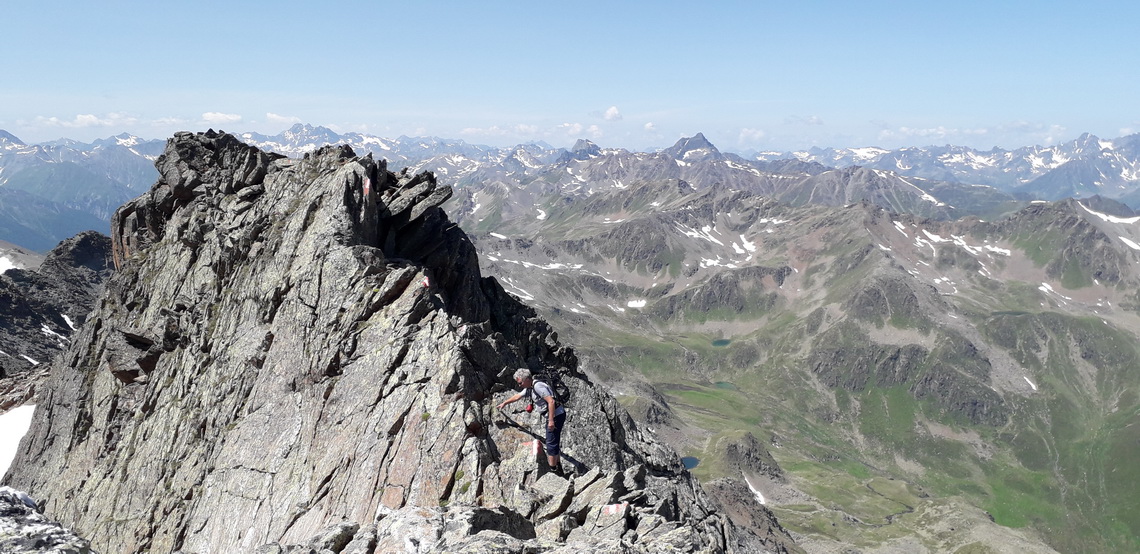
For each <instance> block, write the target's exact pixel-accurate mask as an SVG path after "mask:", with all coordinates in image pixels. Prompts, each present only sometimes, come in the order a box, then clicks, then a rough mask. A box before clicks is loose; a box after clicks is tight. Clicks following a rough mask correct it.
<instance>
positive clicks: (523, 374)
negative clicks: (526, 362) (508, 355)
mask: <svg viewBox="0 0 1140 554" xmlns="http://www.w3.org/2000/svg"><path fill="white" fill-rule="evenodd" d="M515 379H530V370H529V369H527V368H525V367H520V368H518V369H516V370H515Z"/></svg>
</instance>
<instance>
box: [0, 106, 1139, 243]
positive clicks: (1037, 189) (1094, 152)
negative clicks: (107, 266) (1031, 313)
mask: <svg viewBox="0 0 1140 554" xmlns="http://www.w3.org/2000/svg"><path fill="white" fill-rule="evenodd" d="M237 136H238V137H239V138H241V139H242V140H243V141H245V142H246V143H248V144H251V145H253V146H257V147H259V148H262V149H264V150H268V151H272V152H277V153H280V154H284V155H286V156H290V157H300V156H303V155H305V154H306V153H309V152H313V151H315V150H316V149H317V148H319V147H320V146H323V145H326V144H347V145H349V146H351V147H352V148H353V150H355V151H356V152H357V153H359V154H362V155H363V154H366V153H371V154H372V155H373V157H375V158H376V159H384V160H387V162H388V166H389V167H390V168H391V169H394V170H400V169H407V170H409V171H413V172H418V171H424V170H427V171H431V172H433V173H434V174H435V175H436V176H437V178H438V179H439V180H440V182H441V183H444V184H447V185H450V186H453V187H455V188H456V189H457V190H460V191H461V190H462V189H464V188H465V187H471V188H473V189H480V190H482V189H485V187H494V186H501V187H505V188H506V189H510V190H514V191H516V192H514V193H512V194H515V195H520V194H521V195H524V196H531V197H534V196H536V195H539V196H541V195H543V194H547V193H557V194H560V195H576V194H586V195H589V194H593V193H596V192H599V191H603V190H610V189H614V188H617V189H620V188H622V187H626V186H630V185H634V184H637V183H642V182H658V181H661V180H680V181H685V182H686V183H688V184H689V185H690V186H692V187H694V188H695V189H704V188H707V187H713V186H722V187H728V188H732V189H739V190H747V191H750V192H754V193H757V194H761V195H765V196H769V197H772V198H774V199H776V200H778V201H781V202H784V203H789V204H792V205H802V204H824V205H833V206H835V205H844V204H847V203H851V202H858V201H867V202H870V203H873V204H876V205H879V206H881V207H883V208H886V209H888V210H891V211H895V212H900V213H910V214H914V215H920V216H923V217H933V218H938V219H952V218H956V217H961V216H964V215H976V216H978V217H982V218H993V217H997V216H999V215H1001V214H1003V213H1008V212H1010V211H1012V210H1015V209H1017V208H1019V207H1021V206H1024V205H1025V204H1026V202H1028V201H1030V200H1032V199H1044V200H1058V199H1061V198H1066V197H1076V198H1087V197H1092V196H1095V195H1099V196H1102V197H1106V198H1113V199H1117V200H1119V201H1120V202H1121V203H1123V204H1126V205H1128V206H1131V207H1133V208H1135V207H1140V135H1131V136H1127V137H1122V138H1117V139H1112V140H1102V139H1099V138H1097V137H1094V136H1092V135H1088V134H1086V135H1083V136H1081V137H1080V138H1079V139H1077V140H1075V141H1071V142H1069V143H1065V144H1061V145H1056V146H1052V147H1041V146H1034V147H1025V148H1020V149H1017V150H1012V151H1005V150H1001V149H996V148H995V149H994V150H991V151H988V152H983V151H977V150H973V149H970V148H966V147H958V146H942V147H924V148H903V149H899V150H885V149H881V148H849V149H833V148H828V149H812V150H808V151H799V152H779V153H777V152H762V153H758V154H755V155H752V156H748V157H745V156H741V155H738V154H733V153H726V152H722V151H720V150H719V149H718V148H717V147H716V146H714V145H713V144H712V143H710V142H709V141H708V140H707V139H706V138H705V137H704V135H702V134H699V133H698V134H697V135H695V136H693V137H687V138H683V139H681V140H679V141H677V143H676V144H675V145H673V146H672V147H670V148H666V149H663V150H661V151H659V152H632V151H628V150H625V149H620V148H601V147H599V146H598V145H596V144H594V143H592V142H590V141H587V140H579V141H578V143H576V144H575V145H574V146H573V147H572V148H570V149H569V150H567V149H565V148H555V147H552V146H550V145H548V144H545V143H528V144H520V145H517V146H513V147H509V148H497V147H491V146H482V145H474V144H468V143H466V142H464V141H462V140H450V139H441V138H435V137H406V136H401V137H398V138H395V139H386V138H380V137H375V136H371V135H365V134H361V133H343V134H342V133H336V132H334V131H332V130H331V129H328V128H325V127H315V126H311V125H303V124H297V125H294V126H293V127H291V128H289V129H288V130H286V131H284V132H282V133H280V134H277V135H273V136H269V135H262V134H259V133H242V134H240V135H237ZM164 144H165V141H162V140H143V139H140V138H138V137H135V136H132V135H128V134H121V135H118V136H114V137H110V138H107V139H102V140H97V141H95V142H93V143H91V144H85V143H80V142H77V141H71V140H66V139H63V140H58V141H54V142H50V143H43V144H36V145H29V144H25V143H24V142H22V141H21V140H20V139H18V138H17V137H15V136H13V135H11V134H10V133H7V132H5V131H2V130H0V240H7V241H9V242H12V243H15V244H19V245H21V246H24V247H26V248H29V249H32V250H35V251H38V252H46V251H47V250H49V249H51V248H52V247H54V246H55V245H56V244H58V242H59V241H61V240H63V239H65V238H67V237H70V236H72V235H74V234H75V233H77V232H79V231H83V230H88V229H93V230H98V231H101V232H106V230H107V229H108V227H109V222H110V217H111V214H112V213H113V211H114V210H115V209H116V208H117V207H118V206H119V205H121V204H122V203H123V202H125V201H126V200H128V199H130V198H133V197H134V196H137V194H138V193H139V192H141V191H142V190H144V189H145V187H147V186H149V185H150V184H151V183H153V182H154V180H155V179H157V177H158V174H157V172H156V170H155V169H154V162H155V159H156V158H157V156H158V155H159V154H160V153H161V151H162V149H163V147H164ZM478 193H479V190H471V191H469V192H468V194H465V195H464V194H460V195H458V201H463V199H465V198H468V199H469V198H473V197H474V196H475V195H477V194H478ZM1121 215H1125V214H1121Z"/></svg>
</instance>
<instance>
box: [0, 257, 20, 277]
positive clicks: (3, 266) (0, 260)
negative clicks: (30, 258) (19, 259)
mask: <svg viewBox="0 0 1140 554" xmlns="http://www.w3.org/2000/svg"><path fill="white" fill-rule="evenodd" d="M15 267H19V266H17V265H16V263H15V262H13V261H12V260H9V259H8V258H5V257H3V256H0V273H4V272H5V271H8V270H9V269H12V268H15Z"/></svg>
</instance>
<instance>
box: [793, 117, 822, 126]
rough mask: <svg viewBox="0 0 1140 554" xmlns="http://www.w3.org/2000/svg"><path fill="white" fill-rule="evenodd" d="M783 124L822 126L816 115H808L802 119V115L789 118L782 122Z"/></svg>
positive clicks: (820, 119) (819, 118)
mask: <svg viewBox="0 0 1140 554" xmlns="http://www.w3.org/2000/svg"><path fill="white" fill-rule="evenodd" d="M784 123H789V124H798V125H823V118H821V117H819V116H818V115H809V116H807V117H804V116H802V115H793V116H789V117H788V118H787V119H785V120H784Z"/></svg>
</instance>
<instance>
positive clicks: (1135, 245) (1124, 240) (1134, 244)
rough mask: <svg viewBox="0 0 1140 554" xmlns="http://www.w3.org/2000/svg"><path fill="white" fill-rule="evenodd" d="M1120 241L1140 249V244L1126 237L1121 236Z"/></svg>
mask: <svg viewBox="0 0 1140 554" xmlns="http://www.w3.org/2000/svg"><path fill="white" fill-rule="evenodd" d="M1120 242H1123V243H1124V244H1127V245H1128V247H1129V248H1131V249H1133V250H1140V244H1136V243H1135V242H1132V241H1130V240H1128V239H1126V238H1124V237H1120Z"/></svg>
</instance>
